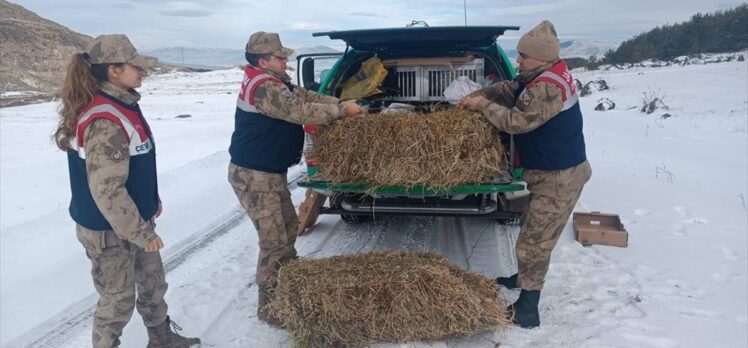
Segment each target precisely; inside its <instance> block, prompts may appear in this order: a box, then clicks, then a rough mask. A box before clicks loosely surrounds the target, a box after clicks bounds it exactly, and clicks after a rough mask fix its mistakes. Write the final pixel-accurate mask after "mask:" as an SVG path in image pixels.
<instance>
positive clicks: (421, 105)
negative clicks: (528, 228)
mask: <svg viewBox="0 0 748 348" xmlns="http://www.w3.org/2000/svg"><path fill="white" fill-rule="evenodd" d="M518 29H519V27H511V26H460V27H457V26H455V27H405V28H386V29H368V30H349V31H330V32H319V33H314V34H313V36H315V37H319V36H327V37H329V38H330V39H333V40H343V41H344V42H345V43H346V49H345V51H344V52H342V53H319V54H314V53H311V54H301V55H299V56H297V67H298V68H297V79H298V81H299V83H300V84H301V85H302V86H303V87H304V88H307V89H311V90H316V91H318V92H319V93H322V94H326V95H332V96H339V95H340V92H341V88H340V85H341V84H342V83H343V82H344V81H345V80H346V79H348V78H349V77H350V76H352V75H353V74H355V73H356V72H357V71H358V70H359V68H360V67H361V63H362V62H364V61H366V60H367V59H369V58H371V57H373V56H377V57H378V58H380V59H381V60H382V63H383V64H384V66H385V68H386V69H387V70H388V74H387V77H386V78H385V80H384V82H383V83H382V85H381V86H380V90H382V91H384V93H380V94H377V95H373V96H371V97H369V98H367V99H366V100H359V102H360V103H361V104H363V105H366V107H367V108H368V111H369V112H370V113H371V112H379V111H381V110H384V109H387V108H391V107H396V106H397V107H400V108H402V107H403V106H405V107H408V108H411V109H413V110H416V111H424V112H427V111H428V110H430V109H432V108H433V106H434V104H439V105H448V104H447V102H446V101H445V100H444V99H445V98H444V96H443V92H444V89H445V88H446V87H447V86H448V85H449V84H450V83H451V82H452V81H453V80H454V79H456V78H457V77H459V76H467V77H468V78H469V79H470V80H472V81H473V82H476V83H479V84H481V85H483V86H488V85H490V84H492V83H495V82H499V81H502V80H507V79H512V78H514V76H515V74H516V72H515V70H514V68H513V66H512V65H511V62H510V61H509V60H508V59H507V56H506V54H505V53H504V51H503V50H502V48H501V47H500V46H499V44H498V43H497V42H496V39H497V37H499V36H500V35H502V34H504V32H505V31H507V30H518ZM325 60H327V61H330V60H334V63H333V64H329V63H328V64H327V65H326V66H325V64H323V62H324V61H325ZM323 68H327V69H323ZM304 129H305V131H306V132H307V133H313V132H315V131H316V128H315V127H314V126H305V127H304ZM351 136H352V137H355V136H356V135H355V134H351ZM502 142H503V144H504V145H505V148H506V149H507V158H508V159H509V163H510V166H509V168H507V170H506V171H505V172H502V173H496V174H497V175H496V179H495V180H492V181H491V182H481V183H470V184H462V185H457V186H453V187H450V188H448V189H446V190H444V189H442V190H433V189H430V188H429V187H425V186H416V187H404V186H385V187H378V188H376V189H372V188H371V187H367V186H366V185H363V184H359V183H343V184H333V183H331V182H329V181H327V180H325V179H324V178H319V176H315V173H317V170H318V167H317V164H316V163H315V162H314V159H309V158H307V159H306V165H307V176H306V178H304V179H303V180H301V181H300V182H299V186H302V187H306V188H310V189H313V190H314V191H317V192H319V193H321V194H323V195H325V196H327V197H330V203H329V207H323V208H322V209H321V211H320V212H319V213H320V214H339V215H340V216H341V218H342V219H343V220H344V221H345V222H347V223H359V222H363V221H366V220H369V219H370V218H371V217H372V216H377V215H445V216H469V217H481V218H492V219H496V220H498V221H499V222H501V223H508V224H517V223H519V222H520V221H521V218H522V215H523V212H524V210H525V208H526V206H527V204H528V199H529V197H528V195H527V190H526V188H525V185H524V182H522V168H520V167H519V166H518V162H517V161H516V157H515V151H514V139H513V138H512V136H511V135H508V134H502ZM306 146H307V147H310V146H314V144H313V143H312V137H310V136H309V135H307V137H306Z"/></svg>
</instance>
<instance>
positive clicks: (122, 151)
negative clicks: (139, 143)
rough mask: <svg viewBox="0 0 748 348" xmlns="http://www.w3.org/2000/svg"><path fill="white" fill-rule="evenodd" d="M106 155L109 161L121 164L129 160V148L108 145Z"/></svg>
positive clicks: (105, 148)
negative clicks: (126, 159)
mask: <svg viewBox="0 0 748 348" xmlns="http://www.w3.org/2000/svg"><path fill="white" fill-rule="evenodd" d="M104 153H106V155H107V156H108V157H109V159H110V160H112V161H113V162H120V161H122V160H124V159H125V158H127V155H128V154H129V149H128V148H127V147H121V148H115V147H114V146H108V145H107V146H104Z"/></svg>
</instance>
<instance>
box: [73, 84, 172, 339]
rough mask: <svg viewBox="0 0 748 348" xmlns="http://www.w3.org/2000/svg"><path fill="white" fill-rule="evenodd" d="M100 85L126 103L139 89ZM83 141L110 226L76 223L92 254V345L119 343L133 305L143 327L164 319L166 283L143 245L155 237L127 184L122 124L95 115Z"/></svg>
mask: <svg viewBox="0 0 748 348" xmlns="http://www.w3.org/2000/svg"><path fill="white" fill-rule="evenodd" d="M101 89H102V91H104V92H105V93H107V94H109V95H111V96H113V97H115V98H117V99H119V100H122V101H123V102H125V103H127V104H134V103H136V102H137V101H138V99H139V95H138V94H137V92H134V91H124V90H122V89H119V88H117V87H115V86H113V85H111V84H109V83H106V82H105V83H103V84H102V86H101ZM84 144H85V152H86V172H87V174H88V179H89V180H88V181H89V187H90V189H91V195H92V196H93V198H94V200H95V201H96V204H97V206H98V207H99V209H100V210H101V212H102V214H103V215H104V216H105V217H106V218H107V221H109V223H110V224H111V225H112V228H113V230H108V231H95V230H90V229H88V228H85V227H83V226H81V225H77V226H76V232H77V236H78V240H79V241H80V242H81V244H82V245H83V247H84V248H85V250H86V255H87V256H88V258H89V259H90V260H91V265H92V268H91V275H92V277H93V281H94V286H95V288H96V291H97V292H98V293H99V302H98V304H97V306H96V313H95V314H94V325H93V345H94V347H117V346H118V345H119V337H120V336H121V335H122V329H123V328H124V327H125V325H126V324H127V322H128V321H129V320H130V317H131V316H132V313H133V309H134V308H135V307H137V309H138V312H139V313H140V315H141V316H142V317H143V322H144V323H145V325H146V326H147V327H154V326H157V325H158V324H161V323H163V322H164V321H165V320H166V317H167V305H166V302H165V301H164V294H166V289H167V287H168V285H167V283H166V279H165V275H164V267H163V263H162V261H161V255H160V254H159V253H158V252H145V251H144V250H143V247H145V246H146V245H148V244H149V243H150V242H151V241H153V240H154V239H156V237H157V235H156V233H155V230H154V228H155V223H154V222H153V221H152V220H151V221H144V220H143V218H142V217H141V216H140V213H139V212H138V208H137V206H135V203H134V202H133V200H132V199H131V198H130V196H129V195H128V193H127V190H126V189H125V182H126V181H127V177H128V170H129V168H128V162H129V159H130V153H129V150H128V142H127V140H126V139H125V136H124V134H123V132H122V129H121V128H120V126H119V125H117V124H116V123H114V122H112V121H110V120H107V119H97V120H95V121H93V122H92V123H91V124H90V125H89V126H88V127H87V128H86V131H85V141H84ZM136 288H137V301H136Z"/></svg>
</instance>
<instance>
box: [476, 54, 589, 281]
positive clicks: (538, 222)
mask: <svg viewBox="0 0 748 348" xmlns="http://www.w3.org/2000/svg"><path fill="white" fill-rule="evenodd" d="M550 65H551V64H549V65H547V66H545V67H541V68H539V69H538V70H536V71H534V72H529V73H524V74H520V75H519V76H517V78H515V79H514V80H513V81H505V82H501V83H498V84H496V85H493V86H490V87H487V88H484V89H482V90H480V91H477V92H474V94H473V95H480V96H483V97H484V98H482V100H481V101H480V102H479V103H478V108H479V109H480V110H481V111H482V113H483V115H485V116H486V118H487V119H488V120H489V122H491V123H492V124H493V125H494V126H496V127H497V128H498V129H499V130H501V131H504V132H507V133H510V134H521V133H527V132H530V131H532V130H534V129H536V128H538V127H540V126H541V125H543V124H544V123H546V122H548V120H550V119H551V118H553V117H554V116H556V115H557V114H558V113H559V112H560V111H561V108H562V105H563V101H562V92H561V90H560V89H559V88H558V87H557V86H555V85H554V84H552V83H548V82H537V83H534V84H532V85H531V87H530V88H528V89H527V90H526V91H525V93H524V95H523V97H522V98H519V100H518V98H517V97H516V92H517V91H518V90H519V89H520V88H521V87H522V86H525V85H526V84H528V83H529V82H530V81H532V80H533V79H534V78H535V77H537V76H538V75H540V74H541V73H542V72H543V71H545V70H547V69H548V68H549V67H550ZM591 174H592V172H591V169H590V165H589V163H588V162H587V161H584V162H582V163H581V164H579V165H577V166H575V167H571V168H568V169H563V170H531V169H526V170H525V172H524V180H525V181H526V182H527V188H528V190H529V191H530V205H529V208H528V211H527V214H526V216H525V220H524V222H523V224H522V228H521V231H520V234H519V239H518V240H517V246H516V253H517V263H518V268H519V269H518V279H517V282H518V285H519V286H520V287H521V288H522V289H526V290H540V289H542V287H543V282H544V279H545V274H546V273H547V272H548V265H549V263H550V258H551V252H552V251H553V248H554V246H555V245H556V242H557V241H558V238H559V236H560V235H561V232H562V231H563V229H564V226H565V225H566V222H567V221H568V220H569V216H570V215H571V213H572V210H573V209H574V206H575V205H576V203H577V200H578V199H579V196H580V194H581V192H582V188H583V187H584V184H585V183H586V182H587V181H588V180H589V179H590V176H591Z"/></svg>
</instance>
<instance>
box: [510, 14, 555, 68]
mask: <svg viewBox="0 0 748 348" xmlns="http://www.w3.org/2000/svg"><path fill="white" fill-rule="evenodd" d="M517 51H518V52H519V53H522V54H524V55H527V56H529V57H532V58H535V59H539V60H542V61H546V62H550V61H554V60H556V59H558V54H559V52H560V51H561V45H560V44H559V42H558V36H557V35H556V28H554V27H553V23H551V22H549V21H548V20H544V21H542V22H540V24H538V25H537V26H536V27H535V28H532V30H530V31H528V32H527V33H525V34H524V35H522V37H521V38H520V39H519V42H518V43H517Z"/></svg>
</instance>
